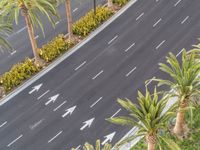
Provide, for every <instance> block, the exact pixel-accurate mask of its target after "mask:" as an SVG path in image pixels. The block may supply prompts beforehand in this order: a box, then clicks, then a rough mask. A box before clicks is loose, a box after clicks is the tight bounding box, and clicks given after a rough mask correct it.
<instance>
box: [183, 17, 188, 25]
mask: <svg viewBox="0 0 200 150" xmlns="http://www.w3.org/2000/svg"><path fill="white" fill-rule="evenodd" d="M188 18H189V16H187V17H185V19H184V20H183V21H182V22H181V24H184V23H185V22H186V21H187V20H188Z"/></svg>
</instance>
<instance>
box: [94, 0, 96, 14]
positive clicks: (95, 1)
mask: <svg viewBox="0 0 200 150" xmlns="http://www.w3.org/2000/svg"><path fill="white" fill-rule="evenodd" d="M94 15H96V0H94Z"/></svg>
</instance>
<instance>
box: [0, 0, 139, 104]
mask: <svg viewBox="0 0 200 150" xmlns="http://www.w3.org/2000/svg"><path fill="white" fill-rule="evenodd" d="M137 1H138V0H130V1H129V2H128V3H127V4H126V5H125V6H124V7H122V8H121V9H120V10H119V11H118V12H117V13H116V14H114V15H113V16H112V17H111V18H110V19H108V20H107V21H106V22H104V23H103V24H102V25H101V26H100V27H99V28H97V29H96V30H95V31H94V32H92V33H91V34H90V35H89V36H88V37H87V38H85V39H84V40H83V41H81V42H80V43H79V44H77V45H76V46H74V47H73V48H72V49H71V50H69V51H68V52H66V53H65V54H64V55H62V56H61V57H60V58H58V59H57V60H55V61H54V62H52V63H51V64H50V65H49V66H47V67H46V68H45V69H43V70H42V71H40V72H39V73H38V74H36V75H35V76H33V77H32V78H30V79H29V80H27V81H26V82H24V83H23V84H22V85H20V86H19V87H18V88H16V89H15V90H14V91H12V92H11V93H9V94H8V95H6V96H5V97H4V98H2V99H1V102H0V106H2V105H3V104H5V103H6V102H7V101H9V100H10V99H11V98H13V97H15V96H16V95H17V94H19V93H20V92H21V91H23V90H24V89H26V88H27V87H28V86H30V85H31V84H33V83H34V82H35V81H37V80H38V79H40V78H41V77H42V76H43V75H45V74H46V73H48V72H49V71H50V70H52V69H53V68H54V67H56V66H57V65H58V64H60V63H61V62H62V61H64V60H65V59H66V58H68V57H69V56H70V55H72V54H73V53H74V52H76V51H77V50H79V48H80V47H82V46H83V45H85V44H86V43H87V42H89V41H90V40H91V39H92V38H93V37H95V36H96V35H97V34H99V33H100V32H101V31H103V30H104V29H105V28H106V27H107V26H108V25H110V24H111V23H112V22H113V21H114V20H115V19H117V18H118V17H119V16H121V15H122V14H123V13H124V12H125V11H126V10H127V9H128V8H129V7H131V6H132V5H133V4H134V3H136V2H137Z"/></svg>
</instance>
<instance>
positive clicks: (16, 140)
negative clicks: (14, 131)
mask: <svg viewBox="0 0 200 150" xmlns="http://www.w3.org/2000/svg"><path fill="white" fill-rule="evenodd" d="M22 136H23V135H22V134H21V135H20V136H18V137H17V138H16V139H14V140H13V141H12V142H10V143H9V144H8V145H7V147H10V146H11V145H12V144H14V143H15V142H16V141H17V140H19V139H20V138H21V137H22Z"/></svg>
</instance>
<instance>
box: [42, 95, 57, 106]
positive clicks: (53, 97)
mask: <svg viewBox="0 0 200 150" xmlns="http://www.w3.org/2000/svg"><path fill="white" fill-rule="evenodd" d="M59 95H60V94H56V95H54V96H52V97H50V98H49V101H47V102H46V103H45V105H46V106H47V105H48V104H49V103H51V102H53V103H54V102H55V101H56V99H57V98H58V96H59Z"/></svg>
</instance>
